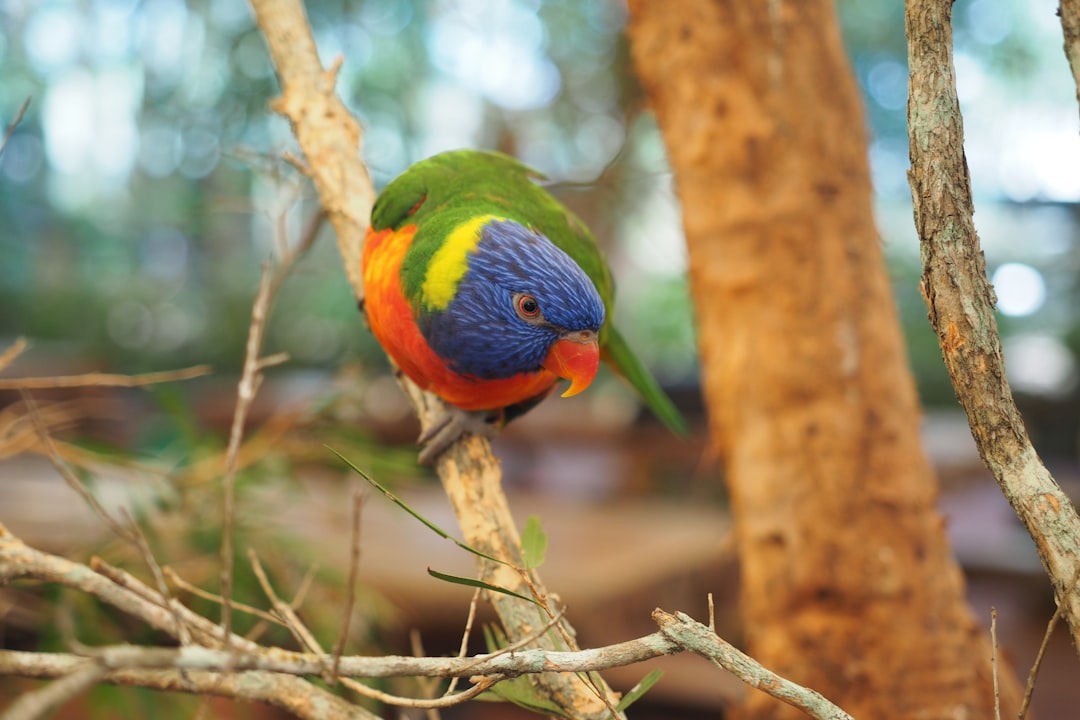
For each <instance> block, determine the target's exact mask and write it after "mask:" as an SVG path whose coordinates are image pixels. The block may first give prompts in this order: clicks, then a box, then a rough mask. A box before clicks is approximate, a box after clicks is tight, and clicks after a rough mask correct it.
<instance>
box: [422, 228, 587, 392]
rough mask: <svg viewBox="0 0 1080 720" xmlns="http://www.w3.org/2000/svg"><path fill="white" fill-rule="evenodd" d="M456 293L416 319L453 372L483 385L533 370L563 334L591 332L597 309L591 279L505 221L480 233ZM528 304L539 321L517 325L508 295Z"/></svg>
mask: <svg viewBox="0 0 1080 720" xmlns="http://www.w3.org/2000/svg"><path fill="white" fill-rule="evenodd" d="M467 263H468V270H467V271H466V272H465V275H464V277H462V279H461V281H460V282H459V283H458V287H457V294H456V295H455V296H454V299H453V300H452V301H451V302H450V304H449V305H448V306H447V307H446V309H445V310H444V311H442V312H432V313H428V314H425V315H424V316H423V317H421V318H419V321H420V322H419V324H420V329H421V331H422V332H423V334H424V337H425V339H426V340H427V342H428V345H429V346H431V349H432V350H434V351H435V353H436V354H437V355H438V356H439V357H441V358H442V359H443V360H445V361H446V362H447V364H449V365H450V366H451V367H452V368H453V369H454V371H455V372H458V373H462V374H465V375H472V376H474V377H478V378H482V379H485V380H493V379H498V378H507V377H512V376H514V375H517V374H520V373H523V372H534V371H536V370H539V369H540V364H541V363H542V362H543V360H544V358H545V356H547V353H548V350H549V349H550V348H551V345H552V344H553V343H554V342H555V341H556V340H558V339H559V337H560V336H561V335H563V334H565V333H567V332H576V331H581V330H591V331H593V332H599V330H600V326H601V325H603V324H604V303H603V301H602V300H601V299H600V294H599V293H598V292H597V290H596V286H595V285H593V282H592V280H590V279H589V277H588V276H587V275H586V274H585V272H584V271H583V270H582V269H581V268H580V267H579V266H578V265H577V263H575V262H574V261H573V260H572V259H571V258H570V256H569V255H567V254H566V253H565V252H563V251H562V250H560V249H559V248H557V247H556V246H555V244H554V243H552V242H551V241H550V240H548V239H547V238H546V237H544V236H543V235H541V234H540V233H537V232H534V231H532V230H530V229H528V228H526V227H525V226H523V225H521V224H519V223H516V222H513V221H510V220H495V221H492V222H490V223H488V224H487V225H485V226H484V228H483V229H482V231H481V236H480V242H479V243H478V244H477V246H476V250H475V251H473V252H472V253H470V254H469V257H468V259H467ZM518 293H527V294H529V295H532V296H534V297H535V298H536V300H537V302H538V303H539V305H540V310H541V312H542V314H543V318H544V321H545V322H542V323H530V322H526V321H525V320H522V319H521V318H520V317H519V316H518V314H517V312H516V311H515V309H514V296H515V295H516V294H518Z"/></svg>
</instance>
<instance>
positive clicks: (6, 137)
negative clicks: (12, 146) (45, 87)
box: [0, 98, 30, 156]
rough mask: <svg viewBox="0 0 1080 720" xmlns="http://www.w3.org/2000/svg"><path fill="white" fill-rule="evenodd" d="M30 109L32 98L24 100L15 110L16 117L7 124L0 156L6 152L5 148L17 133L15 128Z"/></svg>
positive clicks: (1, 143)
mask: <svg viewBox="0 0 1080 720" xmlns="http://www.w3.org/2000/svg"><path fill="white" fill-rule="evenodd" d="M28 109H30V98H26V99H25V100H23V103H22V105H20V106H19V109H18V110H16V111H15V117H14V119H12V121H11V123H10V124H9V125H8V126H7V130H5V131H4V139H3V140H2V141H0V156H2V155H3V154H4V148H6V147H7V144H8V140H10V139H11V136H12V135H14V134H15V128H17V127H18V126H19V123H21V122H22V119H23V117H24V116H25V115H26V111H27V110H28Z"/></svg>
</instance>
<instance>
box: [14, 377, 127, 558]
mask: <svg viewBox="0 0 1080 720" xmlns="http://www.w3.org/2000/svg"><path fill="white" fill-rule="evenodd" d="M21 394H22V399H23V402H24V403H25V404H26V408H27V414H28V415H29V416H30V420H31V422H33V423H34V427H35V428H36V430H37V433H38V437H39V438H40V439H41V442H42V443H43V444H44V445H45V450H46V456H47V457H48V458H49V462H51V463H52V466H53V467H54V468H56V471H57V472H58V473H60V477H62V478H64V482H66V483H67V484H68V487H70V488H71V489H72V490H74V491H75V492H76V493H77V494H78V495H79V497H81V498H82V499H83V500H84V501H85V502H86V504H87V505H89V506H90V509H91V510H93V511H94V513H95V514H96V515H97V516H98V517H99V518H100V519H101V521H102V522H104V523H105V525H106V526H107V527H108V528H109V530H111V531H112V532H113V534H114V535H116V536H117V537H118V538H121V539H123V540H125V541H127V542H129V543H134V544H137V541H136V540H135V537H134V536H133V535H132V534H131V532H130V530H128V529H127V528H125V527H124V526H123V525H122V524H121V523H120V522H119V521H118V520H117V519H116V518H114V517H113V516H112V515H110V514H109V513H108V511H106V510H105V508H104V507H103V506H102V505H101V503H100V502H98V499H97V498H96V497H94V494H93V493H92V492H90V489H89V488H88V487H86V485H85V484H84V483H83V481H82V480H80V479H79V477H78V476H77V475H76V474H75V472H74V471H73V470H72V469H71V467H70V466H69V465H68V464H67V463H66V462H64V459H63V458H61V457H60V453H59V452H57V450H56V446H55V445H54V444H53V441H52V436H51V435H50V434H49V432H48V430H47V428H46V427H45V423H44V422H42V420H41V417H40V415H39V414H38V409H37V403H36V402H35V401H34V398H33V396H32V395H31V394H30V393H29V392H27V391H26V390H22V391H21Z"/></svg>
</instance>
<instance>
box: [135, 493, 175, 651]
mask: <svg viewBox="0 0 1080 720" xmlns="http://www.w3.org/2000/svg"><path fill="white" fill-rule="evenodd" d="M121 512H122V513H123V515H124V519H125V520H127V525H128V530H129V532H130V533H131V535H132V537H133V538H134V540H135V545H136V546H137V547H138V548H139V552H140V553H141V554H142V557H143V562H145V563H146V566H147V567H148V568H150V573H151V574H152V575H153V576H154V582H155V583H156V584H157V591H158V593H159V594H160V595H161V599H162V600H163V601H164V603H165V605H164V607H165V608H166V609H168V610H169V612H171V613H172V615H173V621H174V622H175V623H176V635H177V639H179V640H180V644H181V645H190V644H191V633H190V632H189V631H188V627H187V623H185V622H184V620H183V618H181V616H180V611H179V610H177V606H178V605H179V604H180V603H179V602H177V601H176V599H175V598H173V596H172V593H171V592H170V591H169V585H168V584H167V583H166V582H165V575H164V574H163V573H162V572H161V565H160V564H158V561H157V558H155V557H154V553H153V551H152V550H151V549H150V543H149V542H147V540H146V535H144V534H143V531H142V529H141V528H140V527H139V525H138V524H137V523H136V522H135V518H133V517H131V513H129V512H128V511H127V509H126V508H124V509H122V510H121Z"/></svg>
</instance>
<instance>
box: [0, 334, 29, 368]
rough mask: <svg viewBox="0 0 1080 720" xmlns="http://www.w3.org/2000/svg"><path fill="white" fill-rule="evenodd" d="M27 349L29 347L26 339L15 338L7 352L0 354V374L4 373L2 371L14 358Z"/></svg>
mask: <svg viewBox="0 0 1080 720" xmlns="http://www.w3.org/2000/svg"><path fill="white" fill-rule="evenodd" d="M28 347H30V343H28V342H27V341H26V338H24V337H19V338H15V342H13V343H12V344H11V346H10V347H8V349H7V350H5V351H4V352H2V353H0V372H4V369H5V368H6V367H7V366H8V365H10V364H11V363H13V362H15V358H17V357H19V356H20V355H22V354H23V353H24V352H26V348H28Z"/></svg>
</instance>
